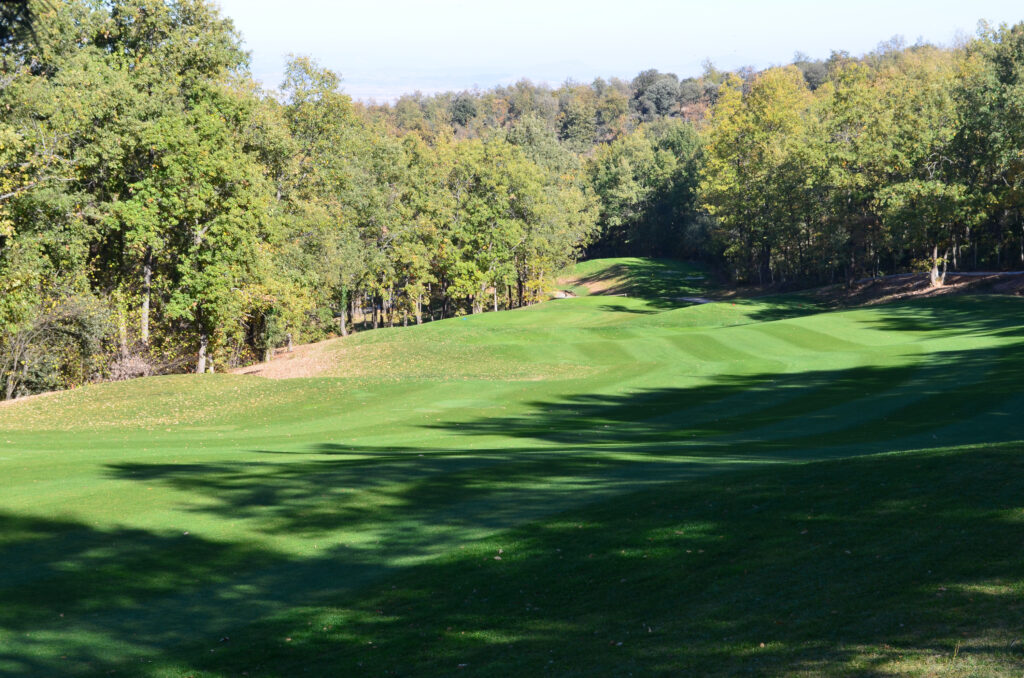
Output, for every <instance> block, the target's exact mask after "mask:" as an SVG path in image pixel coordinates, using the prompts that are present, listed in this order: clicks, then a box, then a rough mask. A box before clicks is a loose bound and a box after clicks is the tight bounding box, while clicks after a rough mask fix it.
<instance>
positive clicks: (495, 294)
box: [494, 283, 498, 312]
mask: <svg viewBox="0 0 1024 678" xmlns="http://www.w3.org/2000/svg"><path fill="white" fill-rule="evenodd" d="M494 310H495V312H497V310H498V283H494Z"/></svg>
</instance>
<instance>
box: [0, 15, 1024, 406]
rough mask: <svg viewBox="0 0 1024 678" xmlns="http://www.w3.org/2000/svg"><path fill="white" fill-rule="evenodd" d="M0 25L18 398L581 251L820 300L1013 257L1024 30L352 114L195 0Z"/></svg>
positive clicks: (1022, 243)
mask: <svg viewBox="0 0 1024 678" xmlns="http://www.w3.org/2000/svg"><path fill="white" fill-rule="evenodd" d="M0 18H2V21H0V27H2V31H0V56H2V62H0V388H2V389H3V392H2V393H3V397H6V398H12V397H16V396H18V395H23V394H27V393H33V392H38V391H43V390H50V389H56V388H66V387H70V386H75V385H79V384H82V383H86V382H89V381H96V380H104V379H121V378H128V377H132V376H139V375H144V374H150V373H159V372H174V371H186V370H191V371H199V372H203V371H214V370H218V369H224V368H229V367H233V366H236V365H240V364H245V363H247V362H252V361H258V360H262V359H265V358H266V357H268V356H269V355H270V354H271V353H272V352H273V350H274V349H275V348H277V347H281V346H284V345H287V344H290V343H291V342H293V341H300V340H301V341H306V340H315V339H318V338H322V337H325V336H330V335H333V334H341V335H344V334H346V333H347V332H349V331H351V329H352V328H353V327H355V326H359V327H379V326H381V325H389V326H393V325H396V324H414V323H420V322H424V321H428V320H432V319H440V318H446V317H452V316H455V315H460V314H464V313H479V312H482V311H484V310H499V309H507V308H516V307H519V306H523V305H527V304H530V303H533V302H535V301H537V300H539V299H541V298H542V297H543V293H544V289H545V284H546V283H547V282H548V281H550V279H551V278H552V277H553V276H554V275H555V274H556V273H557V272H558V271H559V270H561V269H562V268H564V267H565V266H566V265H567V264H569V263H571V262H572V261H574V260H575V259H576V258H578V257H580V256H598V255H624V254H635V255H645V256H673V257H688V258H696V259H703V260H705V261H708V262H710V263H712V264H714V265H716V266H719V267H721V268H722V269H723V270H727V271H728V272H729V273H730V274H731V275H732V276H733V277H734V278H735V279H736V280H737V281H738V282H761V283H786V284H812V283H816V282H822V281H831V280H837V279H840V280H841V279H847V280H848V279H852V278H854V277H857V276H862V275H870V274H876V273H882V272H895V271H903V270H912V269H915V268H919V267H927V268H930V269H931V270H933V276H934V279H935V281H936V283H937V284H938V283H941V280H942V271H943V270H944V268H945V267H946V265H947V262H950V263H951V265H953V266H954V267H960V268H964V267H1008V266H1014V265H1019V264H1020V263H1021V261H1022V260H1024V230H1022V228H1024V220H1022V215H1021V199H1022V193H1024V191H1022V186H1024V173H1022V172H1021V168H1022V164H1024V163H1022V156H1021V149H1022V148H1024V130H1022V127H1024V125H1022V116H1021V115H1020V111H1021V110H1022V104H1024V85H1022V82H1021V75H1022V72H1024V70H1022V69H1024V66H1022V65H1024V28H1022V26H1020V25H1018V26H1015V27H1012V28H1011V27H998V28H991V27H985V28H983V29H982V30H981V31H980V32H979V35H978V37H977V38H976V39H974V40H972V41H970V42H969V43H967V44H964V45H962V46H958V47H956V48H953V49H943V48H937V47H933V46H929V45H915V46H911V47H905V46H903V45H901V44H898V43H888V44H886V45H883V46H881V47H880V48H879V50H877V51H876V52H874V53H872V54H869V55H865V56H863V57H859V58H854V57H851V56H849V55H846V54H842V53H835V54H833V55H832V56H831V57H830V58H829V59H827V60H812V59H810V58H809V57H805V56H803V55H797V57H795V58H794V62H793V63H792V64H790V65H788V66H785V67H780V68H772V69H768V70H765V71H761V72H756V71H754V70H753V69H741V70H740V71H737V72H732V73H726V72H722V71H719V70H717V69H715V68H714V66H713V65H712V64H710V63H709V64H706V65H705V68H704V72H703V73H702V74H701V76H699V77H694V78H685V79H680V78H678V77H677V76H675V75H673V74H670V73H660V72H658V71H656V70H650V71H645V72H643V73H641V74H639V75H638V76H637V77H636V78H634V79H633V80H632V81H628V82H627V81H623V80H618V79H610V80H603V79H598V80H596V81H594V82H593V83H590V84H586V85H584V84H579V83H573V82H567V83H565V84H564V85H562V86H560V87H557V88H552V87H548V86H544V85H536V84H533V83H530V82H528V81H521V82H519V83H516V84H514V85H511V86H506V87H496V88H493V89H490V90H486V91H467V92H449V93H443V94H437V95H431V96H423V95H420V94H413V95H408V96H404V97H401V98H399V99H398V100H397V101H396V102H394V103H389V104H376V103H373V102H371V103H368V104H364V103H359V102H354V101H352V100H351V99H350V98H349V97H348V96H346V95H345V94H344V93H343V91H342V88H341V80H340V78H339V76H338V75H337V74H335V73H333V72H331V71H330V70H327V69H324V68H322V67H320V66H319V65H318V64H317V63H316V62H315V61H313V60H312V59H309V58H306V57H293V58H291V59H290V60H289V62H288V64H287V67H286V71H285V78H284V82H283V83H281V84H280V86H279V88H278V89H276V90H273V91H271V90H266V89H264V88H263V87H262V86H261V85H258V84H257V83H255V82H254V81H253V79H252V77H251V75H250V74H249V71H248V69H247V55H246V54H245V52H244V51H243V49H242V46H241V41H240V39H239V36H238V34H237V33H236V31H235V30H234V27H233V26H232V24H231V22H230V20H229V19H227V18H225V17H223V16H221V15H220V13H219V12H218V10H217V9H216V7H215V6H214V5H212V4H211V3H210V2H208V1H207V0H102V1H101V0H97V1H86V0H71V1H69V2H59V3H58V2H49V1H48V0H27V1H26V2H17V3H4V8H3V16H2V17H0Z"/></svg>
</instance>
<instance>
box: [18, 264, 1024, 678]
mask: <svg viewBox="0 0 1024 678" xmlns="http://www.w3.org/2000/svg"><path fill="white" fill-rule="evenodd" d="M707 280H708V278H706V277H705V272H704V271H703V270H701V269H699V268H697V267H693V266H689V265H685V264H679V263H672V262H665V261H653V260H639V259H620V260H600V261H591V262H585V263H583V264H580V265H578V268H577V270H576V271H575V274H574V281H575V283H576V287H575V288H574V290H575V291H576V292H577V293H578V294H579V295H580V296H578V297H576V298H570V299H560V300H554V301H549V302H546V303H543V304H540V305H537V306H533V307H529V308H524V309H519V310H514V311H507V312H501V313H487V314H483V315H475V316H467V317H461V318H454V319H449V320H444V321H439V322H433V323H427V324H425V325H423V326H419V327H407V328H394V329H382V330H378V331H374V332H364V333H359V334H357V335H355V336H352V337H349V338H345V339H339V340H336V341H333V342H330V343H327V344H324V345H323V346H322V347H321V348H320V349H318V350H319V351H320V353H319V354H318V359H317V370H316V372H315V374H314V376H306V377H302V378H295V379H283V380H271V379H263V378H260V377H258V376H249V375H235V374H216V375H201V376H196V375H189V376H166V377H154V378H147V379H139V380H133V381H127V382H120V383H111V384H104V385H97V386H88V387H84V388H81V389H77V390H74V391H68V392H62V393H57V394H52V395H46V396H41V397H37V398H31V399H26V400H24V401H20V402H15V403H13V404H11V405H6V406H0V475H2V477H3V485H2V490H0V675H5V676H19V677H20V676H25V677H28V676H51V675H107V674H108V672H110V671H116V673H114V674H113V675H122V676H147V677H156V676H166V677H169V676H195V677H196V678H198V677H200V676H208V677H212V676H242V675H246V676H293V675H303V672H304V670H308V673H309V675H339V676H344V675H352V676H355V675H375V676H380V675H409V676H422V675H438V676H444V675H453V674H457V675H478V676H490V675H524V676H528V675H559V676H566V675H574V676H592V675H607V676H627V675H633V676H645V675H713V674H721V675H733V674H744V675H748V674H753V675H780V674H785V675H807V676H811V675H823V674H830V675H851V674H858V673H859V674H861V675H921V676H924V675H951V676H952V675H955V676H968V675H978V676H992V675H1020V671H1021V667H1022V666H1024V649H1022V648H1024V603H1022V600H1024V598H1022V594H1024V505H1022V502H1021V497H1024V460H1022V458H1021V455H1020V452H1021V450H1022V442H1024V424H1022V421H1021V416H1022V414H1024V388H1022V384H1024V325H1022V323H1021V318H1022V314H1024V299H1020V298H1015V297H1003V296H949V297H942V298H937V299H923V300H916V301H907V302H899V303H894V304H887V305H878V306H870V307H864V308H857V309H850V310H828V309H824V308H821V307H819V306H817V305H816V304H815V303H814V302H813V301H812V298H811V297H806V296H800V295H792V296H784V295H782V296H776V297H770V298H765V299H761V300H757V299H754V300H735V301H726V302H718V303H694V302H692V301H685V300H684V298H691V299H692V298H696V297H703V296H705V295H713V294H714V292H715V290H714V289H712V288H711V287H710V283H709V282H707ZM581 281H584V282H581ZM587 281H589V283H588V282H587ZM597 281H600V282H601V286H602V287H603V288H604V289H603V290H601V291H603V292H604V294H588V293H587V292H588V289H589V288H588V286H587V284H590V288H594V287H595V286H596V283H597ZM585 283H586V284H585ZM616 295H622V296H616ZM284 359H285V360H286V359H287V358H284Z"/></svg>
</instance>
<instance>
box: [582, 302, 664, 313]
mask: <svg viewBox="0 0 1024 678" xmlns="http://www.w3.org/2000/svg"><path fill="white" fill-rule="evenodd" d="M597 308H598V310H600V311H604V312H606V313H634V314H636V315H657V314H658V313H660V311H654V310H651V309H646V308H630V307H628V306H625V305H623V304H604V305H603V306H598V307H597Z"/></svg>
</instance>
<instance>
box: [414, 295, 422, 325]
mask: <svg viewBox="0 0 1024 678" xmlns="http://www.w3.org/2000/svg"><path fill="white" fill-rule="evenodd" d="M416 324H417V325H422V324H423V303H422V300H421V299H420V298H419V297H416Z"/></svg>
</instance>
